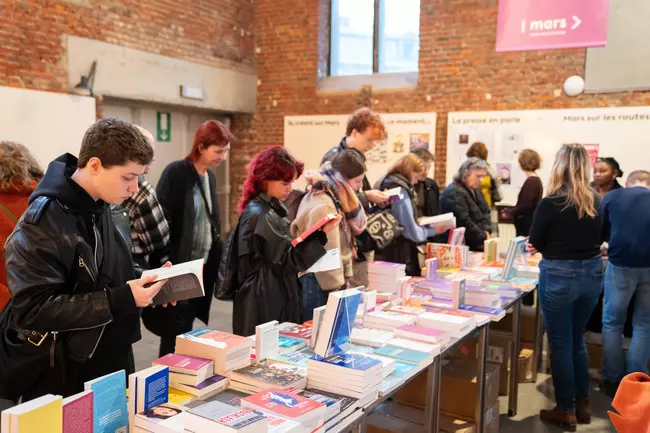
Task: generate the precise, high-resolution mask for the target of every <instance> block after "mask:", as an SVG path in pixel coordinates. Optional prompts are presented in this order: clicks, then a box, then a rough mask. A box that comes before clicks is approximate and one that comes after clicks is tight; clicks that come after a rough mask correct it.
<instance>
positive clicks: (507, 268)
mask: <svg viewBox="0 0 650 433" xmlns="http://www.w3.org/2000/svg"><path fill="white" fill-rule="evenodd" d="M525 253H526V238H525V237H523V236H517V237H516V238H514V239H513V240H511V241H510V245H509V246H508V252H507V254H506V260H505V262H504V263H503V270H502V272H501V278H503V279H504V280H506V281H507V280H509V279H511V278H514V277H515V275H516V274H517V268H516V264H515V261H516V260H517V259H520V260H522V263H521V264H526V263H527V261H526V260H525V259H524V257H525Z"/></svg>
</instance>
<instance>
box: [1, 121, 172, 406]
mask: <svg viewBox="0 0 650 433" xmlns="http://www.w3.org/2000/svg"><path fill="white" fill-rule="evenodd" d="M152 159H153V149H152V148H151V146H150V145H149V143H148V142H147V139H146V138H145V137H144V136H143V135H142V133H140V131H138V129H136V128H135V127H134V126H133V125H131V124H129V123H127V122H123V121H121V120H118V119H112V118H105V119H101V120H99V121H97V122H96V123H95V124H94V125H92V126H91V127H90V128H89V129H88V131H87V132H86V134H85V136H84V138H83V141H82V144H81V150H80V151H79V159H77V158H75V157H74V156H72V155H70V154H65V155H62V156H61V157H59V158H57V159H56V160H54V161H52V162H51V163H50V165H49V167H48V169H47V172H46V174H45V177H44V178H43V180H42V181H41V182H40V183H39V184H38V186H37V188H36V190H35V191H34V193H33V194H32V196H31V197H30V204H29V207H28V209H27V211H26V212H25V214H24V215H23V217H22V219H21V220H20V222H19V223H18V225H17V226H16V228H15V229H14V232H13V233H12V234H11V235H10V237H9V239H8V240H7V244H6V246H5V253H6V264H7V279H8V286H9V288H10V289H11V291H12V292H13V295H14V296H13V299H12V300H11V302H10V304H9V306H8V307H7V309H6V310H5V311H4V312H3V314H2V316H1V317H0V398H8V399H10V400H14V401H16V400H17V399H18V398H19V397H21V396H22V399H23V401H25V400H30V399H32V398H36V397H40V396H42V395H43V394H47V393H52V394H61V395H63V396H68V395H71V394H74V393H77V392H80V391H82V390H83V384H84V382H85V381H88V380H91V379H95V378H97V377H99V376H102V375H105V374H108V373H112V372H115V371H118V370H122V369H124V370H126V372H127V374H129V373H132V372H133V371H134V365H133V354H132V350H131V345H132V344H133V343H135V342H136V341H138V340H139V339H140V311H139V308H140V307H146V306H147V305H149V303H150V302H151V299H152V298H153V297H154V296H155V295H156V294H157V293H158V291H159V290H160V288H161V287H162V285H163V284H164V282H158V283H155V284H153V285H152V286H151V287H149V288H146V287H145V286H146V285H147V284H148V283H151V282H152V281H153V280H154V279H155V276H154V277H147V278H141V279H138V280H135V277H136V276H135V275H134V267H133V262H132V260H131V254H130V251H129V248H128V247H127V245H126V243H125V241H124V239H123V238H122V237H121V236H120V234H119V233H118V231H117V230H116V228H115V224H114V222H113V220H112V218H111V216H110V209H109V205H110V204H120V203H122V202H123V201H124V200H126V199H127V198H129V197H131V196H132V195H133V194H134V193H136V192H137V191H138V176H139V175H141V174H142V173H143V172H144V170H145V168H146V166H147V165H148V164H150V163H151V160H152Z"/></svg>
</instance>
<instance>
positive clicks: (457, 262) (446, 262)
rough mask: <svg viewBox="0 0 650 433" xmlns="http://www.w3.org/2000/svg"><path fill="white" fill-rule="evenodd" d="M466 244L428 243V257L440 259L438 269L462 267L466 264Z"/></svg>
mask: <svg viewBox="0 0 650 433" xmlns="http://www.w3.org/2000/svg"><path fill="white" fill-rule="evenodd" d="M466 248H467V247H466V246H462V245H449V244H436V243H428V244H427V259H433V258H436V259H438V269H461V268H463V267H464V266H465V258H466V255H465V252H464V250H465V249H466Z"/></svg>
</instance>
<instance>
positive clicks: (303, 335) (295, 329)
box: [280, 325, 312, 340]
mask: <svg viewBox="0 0 650 433" xmlns="http://www.w3.org/2000/svg"><path fill="white" fill-rule="evenodd" d="M311 334H312V329H311V328H309V327H307V326H304V325H295V326H292V327H290V328H286V329H283V330H282V331H280V336H282V337H290V338H297V339H299V340H311Z"/></svg>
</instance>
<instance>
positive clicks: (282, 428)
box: [262, 412, 304, 433]
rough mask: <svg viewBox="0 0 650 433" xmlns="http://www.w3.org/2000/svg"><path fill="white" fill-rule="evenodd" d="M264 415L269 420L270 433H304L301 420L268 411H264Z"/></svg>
mask: <svg viewBox="0 0 650 433" xmlns="http://www.w3.org/2000/svg"><path fill="white" fill-rule="evenodd" d="M262 415H264V416H265V417H266V419H267V420H268V421H269V433H303V430H304V428H303V426H302V424H300V423H299V422H296V421H293V420H290V419H286V418H282V417H280V416H277V415H273V414H271V413H268V412H262Z"/></svg>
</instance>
